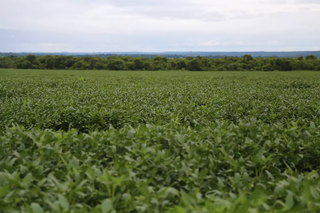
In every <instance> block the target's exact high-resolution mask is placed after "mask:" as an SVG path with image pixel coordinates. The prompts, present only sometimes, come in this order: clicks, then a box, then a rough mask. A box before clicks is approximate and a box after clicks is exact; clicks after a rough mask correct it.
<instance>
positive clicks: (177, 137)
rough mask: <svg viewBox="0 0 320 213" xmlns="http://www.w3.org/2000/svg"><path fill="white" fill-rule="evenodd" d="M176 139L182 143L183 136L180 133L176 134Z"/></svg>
mask: <svg viewBox="0 0 320 213" xmlns="http://www.w3.org/2000/svg"><path fill="white" fill-rule="evenodd" d="M176 139H177V140H178V141H179V142H180V143H184V142H185V140H184V137H183V136H182V135H176Z"/></svg>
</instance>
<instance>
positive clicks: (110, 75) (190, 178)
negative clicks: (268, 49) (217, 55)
mask: <svg viewBox="0 0 320 213" xmlns="http://www.w3.org/2000/svg"><path fill="white" fill-rule="evenodd" d="M319 169H320V73H319V72H304V71H300V72H184V71H176V72H173V71H171V72H147V71H146V72H143V71H136V72H134V71H131V72H130V71H117V72H116V71H114V72H112V71H48V70H24V71H22V70H8V69H7V70H0V213H2V212H5V213H7V212H9V213H10V212H14V213H15V212H34V213H41V212H57V213H58V212H97V213H98V212H103V213H115V212H118V213H119V212H148V213H151V212H155V213H162V212H168V213H191V212H196V213H206V212H217V213H220V212H221V213H222V212H235V213H248V212H250V213H258V212H279V213H280V212H320V177H319V175H320V173H319Z"/></svg>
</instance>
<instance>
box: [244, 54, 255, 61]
mask: <svg viewBox="0 0 320 213" xmlns="http://www.w3.org/2000/svg"><path fill="white" fill-rule="evenodd" d="M252 60H253V57H252V56H251V55H249V54H246V55H244V56H243V61H244V62H249V61H252Z"/></svg>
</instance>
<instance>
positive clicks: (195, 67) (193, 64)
mask: <svg viewBox="0 0 320 213" xmlns="http://www.w3.org/2000/svg"><path fill="white" fill-rule="evenodd" d="M187 69H188V70H191V71H202V64H201V61H200V60H198V59H192V60H190V61H189V62H188V64H187Z"/></svg>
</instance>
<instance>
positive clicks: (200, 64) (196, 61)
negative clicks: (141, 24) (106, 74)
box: [0, 54, 320, 71]
mask: <svg viewBox="0 0 320 213" xmlns="http://www.w3.org/2000/svg"><path fill="white" fill-rule="evenodd" d="M319 66H320V59H317V57H316V56H313V55H308V56H307V57H306V59H305V60H304V59H303V57H299V58H253V57H252V56H251V55H248V54H246V55H244V56H243V57H242V58H240V57H225V58H219V59H213V58H206V57H200V56H197V57H196V58H193V57H187V58H165V57H161V56H156V57H154V58H143V57H139V58H136V57H129V56H119V57H117V56H109V57H108V58H99V57H88V56H86V57H73V56H51V55H48V56H34V55H28V56H25V57H23V56H21V57H12V56H8V57H1V58H0V68H18V69H58V70H65V69H68V70H87V69H88V70H94V69H95V70H102V69H105V70H150V71H152V70H190V71H201V70H205V71H211V70H220V71H242V70H249V71H274V70H281V71H292V70H318V67H319Z"/></svg>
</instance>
